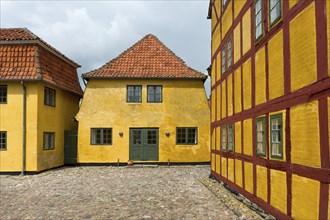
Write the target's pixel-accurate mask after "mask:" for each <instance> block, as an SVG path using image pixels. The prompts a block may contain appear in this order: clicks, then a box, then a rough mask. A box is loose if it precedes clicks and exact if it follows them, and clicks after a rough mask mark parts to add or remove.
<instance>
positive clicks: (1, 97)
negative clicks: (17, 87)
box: [0, 85, 8, 104]
mask: <svg viewBox="0 0 330 220" xmlns="http://www.w3.org/2000/svg"><path fill="white" fill-rule="evenodd" d="M3 88H4V90H3ZM7 101H8V87H7V85H0V104H7Z"/></svg>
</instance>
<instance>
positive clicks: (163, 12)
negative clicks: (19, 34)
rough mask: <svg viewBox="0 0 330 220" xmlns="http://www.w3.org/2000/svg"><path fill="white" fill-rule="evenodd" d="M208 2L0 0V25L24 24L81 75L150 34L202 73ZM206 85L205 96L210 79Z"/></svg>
mask: <svg viewBox="0 0 330 220" xmlns="http://www.w3.org/2000/svg"><path fill="white" fill-rule="evenodd" d="M208 3H209V1H207V0H204V1H1V2H0V4H1V15H0V16H1V27H27V28H28V29H30V30H31V31H32V32H34V33H35V34H36V35H38V36H39V37H41V38H43V39H44V40H45V41H46V42H48V43H50V44H51V45H52V46H54V47H55V48H57V49H58V50H60V51H61V52H62V53H64V54H65V55H67V56H68V57H70V58H71V59H73V60H75V61H76V62H78V63H79V64H81V65H82V68H80V69H79V70H78V72H79V73H80V74H81V73H84V72H87V71H90V70H92V69H95V68H98V67H100V66H101V65H103V64H104V63H105V62H107V61H109V60H111V59H113V58H114V57H116V56H118V55H119V54H120V53H121V52H123V51H124V50H126V49H127V48H128V47H130V46H131V45H132V44H134V43H135V42H137V41H138V40H140V39H141V38H142V37H144V36H145V35H146V34H149V33H152V34H154V35H156V36H157V37H158V38H159V39H160V40H161V41H162V42H163V43H164V44H165V45H166V46H168V47H169V48H170V49H171V50H172V51H173V52H175V53H176V54H177V55H178V56H180V57H181V58H182V59H183V60H185V61H186V63H187V65H189V66H190V67H192V68H194V69H196V70H199V71H201V72H204V73H205V74H206V68H207V67H208V66H209V65H210V46H211V44H210V42H211V39H210V21H209V20H206V16H207V11H208ZM14 15H15V16H14ZM17 15H19V16H17ZM205 87H206V91H207V94H209V88H210V86H209V80H208V81H207V82H206V83H205Z"/></svg>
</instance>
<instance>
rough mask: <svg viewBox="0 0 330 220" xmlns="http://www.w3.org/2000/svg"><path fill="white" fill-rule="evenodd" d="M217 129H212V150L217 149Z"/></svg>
mask: <svg viewBox="0 0 330 220" xmlns="http://www.w3.org/2000/svg"><path fill="white" fill-rule="evenodd" d="M215 132H216V130H215V129H213V130H212V134H211V148H212V150H215V142H216V134H215Z"/></svg>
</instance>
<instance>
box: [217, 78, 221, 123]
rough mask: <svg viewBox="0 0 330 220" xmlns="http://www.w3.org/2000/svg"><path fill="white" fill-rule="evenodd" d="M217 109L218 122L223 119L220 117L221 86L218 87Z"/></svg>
mask: <svg viewBox="0 0 330 220" xmlns="http://www.w3.org/2000/svg"><path fill="white" fill-rule="evenodd" d="M216 92H217V109H216V114H217V120H220V119H221V115H220V112H221V111H220V110H221V87H220V84H219V85H218V86H217V91H216Z"/></svg>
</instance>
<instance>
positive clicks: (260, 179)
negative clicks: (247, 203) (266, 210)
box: [257, 166, 267, 202]
mask: <svg viewBox="0 0 330 220" xmlns="http://www.w3.org/2000/svg"><path fill="white" fill-rule="evenodd" d="M257 197H259V198H260V199H262V200H264V201H265V202H267V168H266V167H263V166H257Z"/></svg>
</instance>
